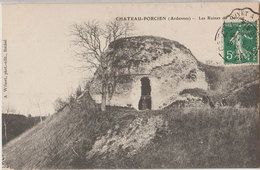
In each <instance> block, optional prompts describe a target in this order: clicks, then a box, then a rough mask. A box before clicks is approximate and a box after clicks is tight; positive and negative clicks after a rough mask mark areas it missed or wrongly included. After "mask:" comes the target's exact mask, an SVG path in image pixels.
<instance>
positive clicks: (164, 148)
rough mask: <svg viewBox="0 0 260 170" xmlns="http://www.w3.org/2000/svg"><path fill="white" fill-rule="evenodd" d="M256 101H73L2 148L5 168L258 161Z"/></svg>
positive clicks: (191, 165)
mask: <svg viewBox="0 0 260 170" xmlns="http://www.w3.org/2000/svg"><path fill="white" fill-rule="evenodd" d="M258 120H259V119H258V109H257V108H239V109H237V108H230V107H224V108H218V109H210V108H209V107H201V108H179V109H176V108H168V109H164V110H157V111H135V110H133V109H128V108H120V107H109V108H108V111H107V112H99V111H97V110H95V109H93V110H91V109H88V110H86V109H84V110H82V109H80V108H79V107H77V104H75V105H73V107H71V108H70V107H68V106H67V107H65V108H64V109H63V110H62V111H61V112H59V113H56V114H54V115H53V116H51V117H50V118H48V119H47V120H45V121H44V123H41V124H39V125H37V126H36V127H34V128H32V129H31V130H29V131H27V132H26V133H24V134H23V135H21V136H20V137H19V138H16V139H14V140H12V141H11V142H9V143H8V144H7V145H6V146H5V147H4V148H3V157H4V167H10V168H15V169H20V168H25V169H31V168H202V167H203V168H210V167H211V168H214V167H219V168H220V167H233V168H235V167H258V166H259V162H258V161H259V159H258V158H259V155H258V154H259V152H258V151H259V143H258V139H259V138H258V134H259V125H258Z"/></svg>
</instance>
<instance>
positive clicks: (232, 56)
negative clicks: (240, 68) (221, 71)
mask: <svg viewBox="0 0 260 170" xmlns="http://www.w3.org/2000/svg"><path fill="white" fill-rule="evenodd" d="M223 31H224V32H223V33H224V36H223V38H224V63H225V64H229V63H232V64H240V63H257V62H258V61H257V60H258V57H257V56H258V50H257V23H256V22H236V23H234V22H227V23H224V24H223Z"/></svg>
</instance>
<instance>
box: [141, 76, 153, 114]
mask: <svg viewBox="0 0 260 170" xmlns="http://www.w3.org/2000/svg"><path fill="white" fill-rule="evenodd" d="M141 84H142V85H141V98H140V100H139V104H138V109H139V110H146V109H149V110H151V107H152V99H151V85H150V80H149V78H148V77H143V78H141Z"/></svg>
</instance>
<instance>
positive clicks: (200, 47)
mask: <svg viewBox="0 0 260 170" xmlns="http://www.w3.org/2000/svg"><path fill="white" fill-rule="evenodd" d="M242 7H251V8H252V9H253V10H255V11H258V4H257V3H254V4H247V3H237V4H236V3H234V2H233V3H222V4H220V3H207V4H205V3H178V4H174V3H169V4H158V3H150V4H148V3H146V4H141V3H139V4H134V3H124V4H111V3H106V4H34V5H32V4H23V5H11V4H10V5H3V7H2V8H3V9H2V11H3V22H2V23H3V40H7V48H8V51H7V53H8V58H7V60H8V93H7V94H8V99H7V100H4V104H3V109H4V110H3V111H5V109H6V107H7V106H10V107H13V108H14V109H16V111H17V112H20V113H21V114H25V115H28V114H32V115H34V116H36V115H40V114H42V115H46V114H48V113H53V102H54V101H55V99H56V98H58V97H62V98H64V97H66V96H68V94H70V93H71V92H73V89H75V87H77V85H78V84H79V83H80V82H82V81H83V78H87V77H88V73H87V72H84V73H82V72H79V71H77V70H76V69H75V68H74V67H75V66H76V65H77V63H76V62H75V59H74V57H73V50H72V46H71V39H72V36H71V35H70V30H71V25H73V24H75V23H78V24H80V23H82V22H84V21H86V22H87V21H91V20H93V19H95V20H96V21H99V22H100V23H101V24H102V23H105V22H107V21H109V20H111V19H113V18H115V17H124V16H126V17H127V16H131V17H139V16H140V17H150V16H162V17H164V16H165V17H171V16H172V17H177V16H178V17H194V18H197V19H198V17H199V16H200V17H203V16H204V17H207V16H216V17H223V16H226V15H228V14H230V12H231V11H232V10H233V9H234V8H242ZM222 22H223V21H222V20H207V21H201V20H192V21H136V22H133V23H134V25H135V32H134V35H154V36H161V37H165V38H168V39H171V40H175V41H178V42H180V43H181V44H183V45H185V46H186V47H187V48H189V49H190V50H191V52H192V53H193V54H194V56H195V57H196V58H197V59H198V60H200V61H202V62H205V61H206V60H214V61H220V62H221V61H222V60H221V58H220V57H219V56H218V51H217V45H216V43H215V41H214V36H215V34H216V32H217V29H218V28H219V27H220V26H221V24H222ZM38 105H40V110H39V107H38Z"/></svg>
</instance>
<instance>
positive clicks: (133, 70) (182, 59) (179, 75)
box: [91, 36, 208, 109]
mask: <svg viewBox="0 0 260 170" xmlns="http://www.w3.org/2000/svg"><path fill="white" fill-rule="evenodd" d="M108 50H109V51H111V53H112V55H114V57H115V58H116V60H115V62H114V66H115V67H117V68H118V69H119V71H118V77H119V78H118V82H117V85H116V87H115V92H114V94H113V96H112V98H111V100H109V101H108V102H109V104H110V105H117V106H132V107H134V108H136V109H138V102H139V100H140V98H141V91H142V88H141V81H140V80H141V79H142V78H144V77H147V78H148V79H149V80H150V86H151V104H152V109H162V108H164V107H166V106H168V105H169V104H171V103H172V102H174V101H175V100H177V99H178V97H179V92H181V91H182V90H183V89H185V88H201V89H205V90H207V88H208V84H207V82H206V80H205V73H204V72H203V71H201V70H200V69H199V66H198V61H197V60H196V58H195V57H194V56H193V55H192V53H191V52H190V50H189V49H187V48H186V47H185V46H183V45H182V44H180V43H178V42H176V41H172V40H169V39H165V38H161V37H153V36H139V37H129V38H123V39H119V40H117V41H115V42H113V43H111V44H110V46H109V49H108ZM100 89H101V83H100V80H99V79H98V77H97V76H96V77H94V80H93V83H92V87H91V95H92V96H93V98H94V99H95V100H96V102H100V100H101V91H100Z"/></svg>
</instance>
